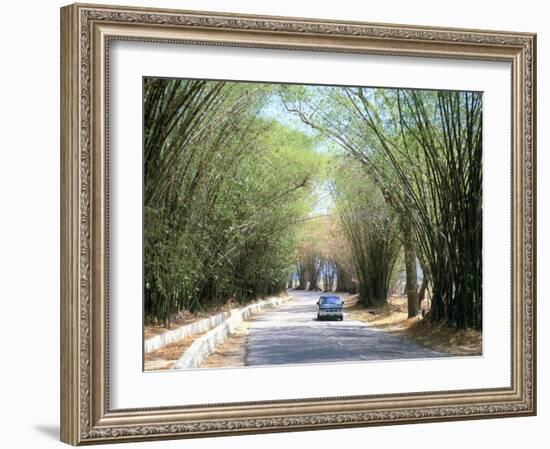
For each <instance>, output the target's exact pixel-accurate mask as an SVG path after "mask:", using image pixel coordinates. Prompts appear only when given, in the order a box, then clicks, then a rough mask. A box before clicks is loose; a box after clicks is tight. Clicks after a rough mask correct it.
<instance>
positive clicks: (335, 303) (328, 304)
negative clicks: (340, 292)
mask: <svg viewBox="0 0 550 449" xmlns="http://www.w3.org/2000/svg"><path fill="white" fill-rule="evenodd" d="M317 305H318V306H319V308H318V310H317V320H318V321H321V320H324V319H325V318H334V319H337V320H339V321H342V320H343V319H344V301H342V299H341V298H340V297H339V296H336V295H321V297H320V298H319V301H317Z"/></svg>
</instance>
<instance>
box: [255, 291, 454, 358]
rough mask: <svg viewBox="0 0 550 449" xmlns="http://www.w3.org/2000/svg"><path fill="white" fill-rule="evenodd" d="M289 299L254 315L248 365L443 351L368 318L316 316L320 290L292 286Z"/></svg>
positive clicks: (414, 355) (435, 354)
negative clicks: (379, 326) (378, 326)
mask: <svg viewBox="0 0 550 449" xmlns="http://www.w3.org/2000/svg"><path fill="white" fill-rule="evenodd" d="M289 293H290V294H291V295H292V296H293V299H291V300H290V301H289V302H288V303H287V304H285V305H283V306H281V307H278V308H277V309H275V310H271V311H267V312H265V313H262V314H261V315H258V316H256V317H252V318H250V322H249V326H250V333H249V334H248V337H247V339H246V356H245V365H246V366H255V365H256V366H257V365H281V364H297V363H326V362H343V361H361V360H388V359H411V358H425V357H444V356H446V354H443V353H440V352H436V351H432V350H430V349H427V348H424V347H422V346H420V345H418V344H416V343H413V342H409V341H406V340H403V339H401V338H400V337H397V336H395V335H391V334H389V333H387V332H384V331H381V330H377V329H373V328H371V327H370V326H368V325H367V324H366V323H363V322H360V321H354V320H347V319H346V315H345V312H344V321H317V304H316V302H317V300H318V299H319V293H314V292H303V291H289Z"/></svg>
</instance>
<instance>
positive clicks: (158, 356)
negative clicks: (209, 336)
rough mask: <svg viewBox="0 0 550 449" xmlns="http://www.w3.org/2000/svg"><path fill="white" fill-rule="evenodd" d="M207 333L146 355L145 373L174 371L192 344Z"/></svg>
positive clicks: (193, 336) (190, 337)
mask: <svg viewBox="0 0 550 449" xmlns="http://www.w3.org/2000/svg"><path fill="white" fill-rule="evenodd" d="M205 333H206V332H201V333H198V334H195V335H191V336H189V337H187V338H184V339H183V340H180V341H178V342H176V343H172V344H170V345H166V346H164V347H162V348H159V349H157V350H156V351H152V352H149V353H147V354H145V355H144V369H145V371H157V370H168V369H172V366H173V365H174V363H176V362H177V360H178V359H179V358H180V356H181V355H182V353H183V351H185V350H186V349H187V348H188V347H189V346H191V344H192V343H193V342H194V341H195V340H196V339H197V338H199V337H200V336H201V335H204V334H205Z"/></svg>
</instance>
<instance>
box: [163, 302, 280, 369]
mask: <svg viewBox="0 0 550 449" xmlns="http://www.w3.org/2000/svg"><path fill="white" fill-rule="evenodd" d="M289 299H290V297H289V296H284V297H275V298H269V299H266V300H264V301H258V302H257V303H255V304H251V305H249V306H246V307H244V308H242V309H235V310H232V311H231V317H229V318H228V319H226V320H225V321H223V322H222V323H221V324H220V325H219V326H217V327H215V328H214V329H212V330H211V331H209V332H208V333H206V334H204V335H203V336H202V337H199V338H198V339H197V340H196V341H194V342H193V343H192V344H191V346H189V347H188V348H187V349H186V350H185V351H184V352H183V354H182V355H181V357H180V358H179V359H178V361H177V362H176V363H175V364H174V369H189V368H198V367H199V366H200V365H201V363H202V362H203V361H204V359H206V357H208V356H209V355H210V354H212V353H213V352H214V351H215V350H216V347H217V346H218V345H219V344H221V343H223V342H224V341H225V340H226V339H227V337H229V336H230V335H232V334H233V333H235V329H236V328H237V327H238V326H239V325H240V324H241V323H242V322H243V320H245V319H246V318H248V317H249V316H250V315H252V314H254V313H258V312H262V311H264V310H267V309H273V308H275V307H277V306H279V305H281V304H283V303H284V302H286V301H287V300H289Z"/></svg>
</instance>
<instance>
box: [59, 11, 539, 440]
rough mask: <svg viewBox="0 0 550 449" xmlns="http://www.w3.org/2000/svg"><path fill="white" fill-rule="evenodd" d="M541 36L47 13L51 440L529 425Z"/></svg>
mask: <svg viewBox="0 0 550 449" xmlns="http://www.w3.org/2000/svg"><path fill="white" fill-rule="evenodd" d="M535 89H536V36H535V35H534V34H529V33H518V32H504V31H486V30H467V29H448V28H433V27H423V26H409V25H386V24H373V23H360V22H336V21H330V20H316V19H302V18H287V17H263V16H262V17H260V16H247V15H237V14H226V13H223V14H222V13H212V12H194V11H175V10H162V9H144V8H131V7H116V6H99V5H82V4H75V5H70V6H66V7H64V8H62V9H61V326H62V327H61V439H62V441H64V442H66V443H70V444H73V445H80V444H90V443H109V442H123V441H137V440H156V439H167V438H193V437H203V436H216V435H234V434H246V433H259V432H287V431H299V430H314V429H327V428H340V427H353V426H371V425H389V424H405V423H415V422H435V421H444V420H462V419H480V418H493V417H494V418H496V417H507V416H508V417H509V416H529V415H534V414H535V413H536V341H535V337H536V329H535V325H536V315H535V313H536V308H535V305H536V304H535V299H536V291H535V276H536V266H535V260H536V229H535V222H536V220H535V218H536V211H535V204H536V201H535V198H536V190H535V188H536V186H535V179H536V176H535V175H536V173H535V169H536V158H535V150H536V130H535V123H536V120H535V113H536V105H535Z"/></svg>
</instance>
